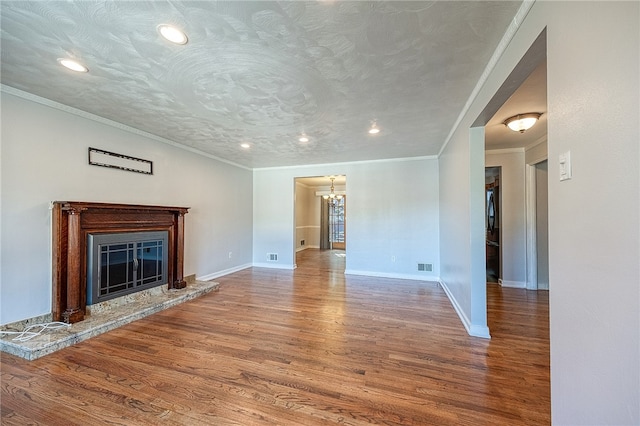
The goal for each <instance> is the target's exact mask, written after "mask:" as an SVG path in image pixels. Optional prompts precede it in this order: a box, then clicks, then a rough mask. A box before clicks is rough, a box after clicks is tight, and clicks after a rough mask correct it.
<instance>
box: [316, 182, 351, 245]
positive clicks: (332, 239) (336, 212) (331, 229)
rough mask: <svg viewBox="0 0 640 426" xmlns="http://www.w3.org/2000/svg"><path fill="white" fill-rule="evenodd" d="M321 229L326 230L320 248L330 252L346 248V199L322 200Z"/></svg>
mask: <svg viewBox="0 0 640 426" xmlns="http://www.w3.org/2000/svg"><path fill="white" fill-rule="evenodd" d="M321 203H322V207H323V208H322V212H321V214H322V218H321V220H320V224H321V228H322V229H326V232H324V233H322V234H324V235H323V237H324V241H321V242H320V244H321V247H324V248H329V249H332V250H344V249H345V248H346V246H347V232H346V231H347V230H346V223H347V222H346V206H347V197H346V196H344V195H343V196H341V197H340V198H337V197H336V198H333V199H331V198H330V199H327V200H324V199H323V200H322V201H321Z"/></svg>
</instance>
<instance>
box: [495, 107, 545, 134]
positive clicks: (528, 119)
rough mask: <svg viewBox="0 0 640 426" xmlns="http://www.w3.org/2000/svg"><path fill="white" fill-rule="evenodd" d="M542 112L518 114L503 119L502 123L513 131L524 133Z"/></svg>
mask: <svg viewBox="0 0 640 426" xmlns="http://www.w3.org/2000/svg"><path fill="white" fill-rule="evenodd" d="M541 115H542V114H540V113H539V112H528V113H526V114H518V115H514V116H513V117H509V118H507V119H506V120H504V125H505V126H507V127H508V128H510V129H511V130H513V131H514V132H520V133H524V132H525V130H528V129H530V128H531V127H532V126H533V125H534V124H536V121H538V119H539V118H540V116H541Z"/></svg>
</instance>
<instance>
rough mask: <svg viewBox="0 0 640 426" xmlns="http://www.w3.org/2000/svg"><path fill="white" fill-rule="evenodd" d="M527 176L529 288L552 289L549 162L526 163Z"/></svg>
mask: <svg viewBox="0 0 640 426" xmlns="http://www.w3.org/2000/svg"><path fill="white" fill-rule="evenodd" d="M545 157H546V156H545ZM526 179H527V180H526V185H527V194H528V196H527V224H526V226H527V289H529V290H549V203H548V182H549V178H548V161H547V160H546V159H544V160H541V161H538V162H534V163H532V164H527V176H526Z"/></svg>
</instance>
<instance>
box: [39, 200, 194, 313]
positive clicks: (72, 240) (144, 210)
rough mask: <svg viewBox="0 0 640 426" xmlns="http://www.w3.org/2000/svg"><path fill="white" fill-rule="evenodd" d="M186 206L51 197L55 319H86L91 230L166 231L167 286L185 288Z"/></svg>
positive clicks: (98, 231) (53, 306)
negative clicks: (53, 200) (113, 202)
mask: <svg viewBox="0 0 640 426" xmlns="http://www.w3.org/2000/svg"><path fill="white" fill-rule="evenodd" d="M188 211H189V207H168V206H147V205H134V204H109V203H93V202H84V201H55V202H53V203H52V223H53V297H52V308H51V314H52V318H53V320H54V321H64V322H67V323H75V322H78V321H82V320H83V319H84V316H85V313H86V282H87V236H88V235H89V234H90V233H120V232H137V231H167V232H168V233H169V265H168V278H169V279H168V288H169V289H179V288H184V286H186V282H185V281H184V271H183V269H184V215H185V214H187V212H188Z"/></svg>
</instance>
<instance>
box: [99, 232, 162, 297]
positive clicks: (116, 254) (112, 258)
mask: <svg viewBox="0 0 640 426" xmlns="http://www.w3.org/2000/svg"><path fill="white" fill-rule="evenodd" d="M168 238H169V233H168V232H167V231H159V232H154V231H150V232H149V231H147V232H125V233H117V234H89V237H88V241H87V250H88V253H87V305H93V304H96V303H100V302H105V301H107V300H111V299H114V298H116V297H121V296H126V295H127V294H131V293H136V292H138V291H142V290H146V289H149V288H152V287H156V286H159V285H162V284H166V283H167V258H168V256H167V254H168V250H167V241H168Z"/></svg>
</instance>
